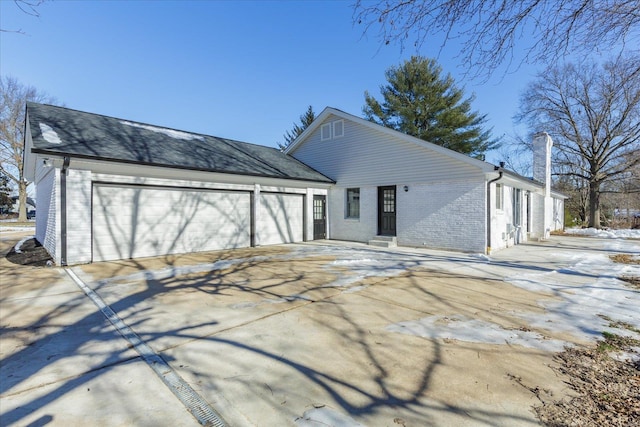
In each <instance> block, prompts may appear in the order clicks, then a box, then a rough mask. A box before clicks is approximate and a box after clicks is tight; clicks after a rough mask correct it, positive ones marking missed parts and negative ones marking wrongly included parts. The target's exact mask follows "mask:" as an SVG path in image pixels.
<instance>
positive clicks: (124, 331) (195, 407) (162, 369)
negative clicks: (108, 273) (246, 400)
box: [65, 268, 226, 427]
mask: <svg viewBox="0 0 640 427" xmlns="http://www.w3.org/2000/svg"><path fill="white" fill-rule="evenodd" d="M65 271H66V272H67V274H68V275H69V277H71V279H72V280H73V281H74V282H75V283H76V285H78V287H79V288H80V289H82V291H83V292H84V293H85V294H86V295H87V296H88V297H89V299H91V301H93V303H94V304H95V305H96V306H97V307H98V308H99V309H100V311H101V312H102V314H103V315H104V316H105V317H106V318H107V320H109V322H111V324H112V325H113V326H114V327H115V328H116V330H117V331H118V332H119V333H120V335H122V337H123V338H124V339H126V340H127V341H129V343H130V344H131V345H132V346H133V348H134V349H135V350H136V351H137V352H138V354H140V356H141V357H142V359H143V360H144V361H145V362H147V364H148V365H149V366H150V367H151V369H153V371H154V372H155V373H156V375H158V377H160V379H161V380H162V382H164V383H165V385H166V386H167V387H168V388H169V390H171V392H172V393H173V394H174V395H175V396H176V397H177V398H178V399H180V401H181V402H182V403H183V404H184V406H185V407H186V408H187V410H188V411H189V412H190V413H191V414H192V415H193V416H194V417H195V418H196V419H197V420H198V422H199V423H200V424H202V425H204V426H212V427H224V426H225V425H226V424H225V423H224V421H223V420H222V417H220V415H218V413H217V412H216V411H215V410H214V409H213V408H212V407H211V406H210V405H209V404H208V403H207V402H206V401H205V400H204V399H203V398H202V397H201V396H200V395H199V394H198V393H196V391H195V390H194V389H193V388H191V386H190V385H189V384H188V383H187V382H186V381H185V380H184V379H183V378H182V377H181V376H180V375H178V374H177V372H176V371H174V370H173V368H172V367H171V366H169V364H168V363H167V362H166V361H165V360H164V359H163V358H162V357H161V356H160V355H159V354H157V353H156V352H154V351H153V349H152V348H151V347H149V346H148V345H147V344H146V343H145V342H144V341H142V339H141V338H140V337H139V336H138V334H136V333H135V332H134V331H133V329H131V328H130V327H129V326H127V324H126V323H124V322H123V321H122V319H120V317H119V316H118V315H117V314H116V313H115V312H114V311H113V310H112V309H111V307H109V306H108V305H107V304H106V303H105V302H104V300H103V299H102V298H100V296H99V295H98V294H97V293H95V292H94V291H93V290H92V289H91V288H89V287H88V286H87V285H86V283H84V282H83V281H82V279H80V278H79V277H78V275H77V274H76V273H74V271H73V270H71V269H70V268H65Z"/></svg>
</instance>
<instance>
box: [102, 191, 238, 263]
mask: <svg viewBox="0 0 640 427" xmlns="http://www.w3.org/2000/svg"><path fill="white" fill-rule="evenodd" d="M93 222H94V223H93V258H94V260H109V259H122V258H138V257H146V256H159V255H165V254H175V253H185V252H198V251H207V250H216V249H225V248H236V247H247V246H249V245H250V235H249V229H250V196H249V194H248V193H240V192H219V191H196V190H181V189H175V190H174V189H165V188H162V189H158V188H148V187H119V186H107V185H96V186H95V187H94V202H93Z"/></svg>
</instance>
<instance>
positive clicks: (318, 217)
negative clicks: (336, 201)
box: [313, 195, 327, 240]
mask: <svg viewBox="0 0 640 427" xmlns="http://www.w3.org/2000/svg"><path fill="white" fill-rule="evenodd" d="M326 238H327V198H326V197H325V196H317V195H314V196H313V240H318V239H326Z"/></svg>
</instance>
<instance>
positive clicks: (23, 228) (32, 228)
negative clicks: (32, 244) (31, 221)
mask: <svg viewBox="0 0 640 427" xmlns="http://www.w3.org/2000/svg"><path fill="white" fill-rule="evenodd" d="M35 229H36V228H35V226H33V225H25V226H11V227H0V232H1V233H7V232H16V231H35ZM31 237H33V236H31Z"/></svg>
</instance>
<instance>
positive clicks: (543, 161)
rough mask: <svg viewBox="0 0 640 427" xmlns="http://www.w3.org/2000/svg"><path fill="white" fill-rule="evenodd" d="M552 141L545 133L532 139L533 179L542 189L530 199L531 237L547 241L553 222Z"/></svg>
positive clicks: (538, 134)
mask: <svg viewBox="0 0 640 427" xmlns="http://www.w3.org/2000/svg"><path fill="white" fill-rule="evenodd" d="M552 146H553V140H552V139H551V137H550V136H549V134H547V133H546V132H541V133H537V134H535V135H534V137H533V179H534V180H535V181H538V182H541V183H543V184H544V189H543V190H542V191H540V192H536V194H534V195H533V197H532V198H531V204H532V206H531V212H532V218H531V220H532V222H533V224H531V237H532V238H537V239H540V240H543V239H548V238H549V236H550V233H551V226H552V221H553V199H552V198H551V147H552Z"/></svg>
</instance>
